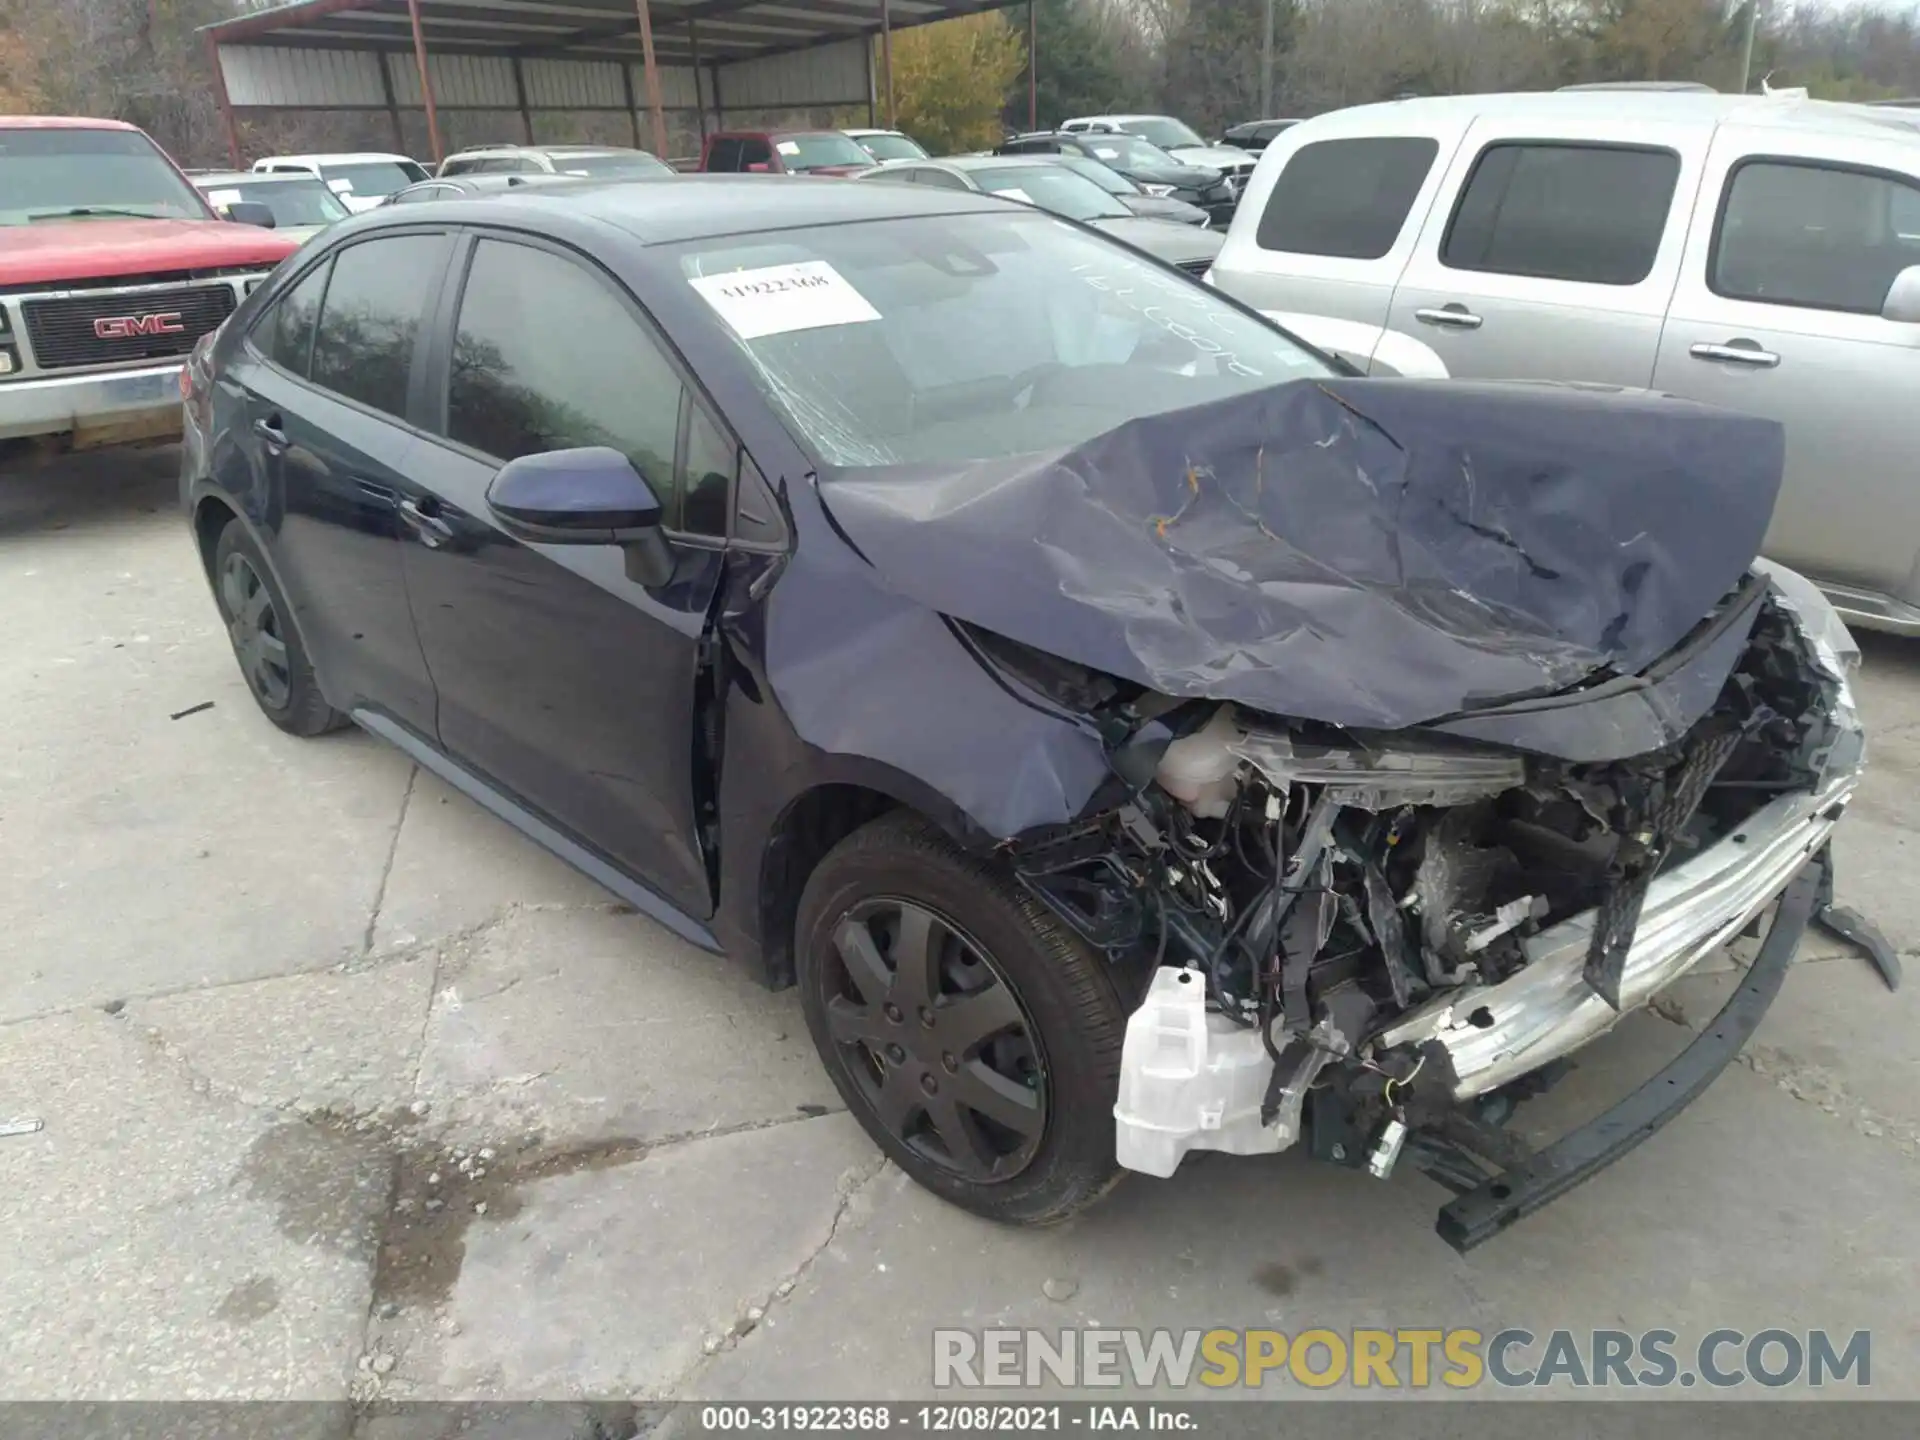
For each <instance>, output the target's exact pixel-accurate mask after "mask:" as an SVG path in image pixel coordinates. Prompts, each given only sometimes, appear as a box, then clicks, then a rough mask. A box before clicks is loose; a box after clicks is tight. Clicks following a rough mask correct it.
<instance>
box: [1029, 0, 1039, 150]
mask: <svg viewBox="0 0 1920 1440" xmlns="http://www.w3.org/2000/svg"><path fill="white" fill-rule="evenodd" d="M1038 13H1039V7H1038V6H1037V5H1035V4H1034V0H1027V129H1029V130H1038V129H1039V128H1040V21H1039V19H1038V18H1037V17H1038Z"/></svg>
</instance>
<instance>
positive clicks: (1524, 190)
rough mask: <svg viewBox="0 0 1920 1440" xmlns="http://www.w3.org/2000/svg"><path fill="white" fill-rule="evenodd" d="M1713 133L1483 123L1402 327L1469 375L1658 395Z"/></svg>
mask: <svg viewBox="0 0 1920 1440" xmlns="http://www.w3.org/2000/svg"><path fill="white" fill-rule="evenodd" d="M1709 134H1710V131H1709V130H1708V129H1707V128H1706V127H1705V126H1704V125H1701V126H1694V127H1691V128H1688V127H1680V126H1674V125H1668V124H1656V123H1651V122H1645V121H1632V120H1616V121H1611V122H1609V123H1608V124H1606V125H1605V126H1604V127H1596V126H1595V125H1594V124H1593V123H1592V120H1591V118H1590V117H1589V118H1587V119H1585V120H1584V121H1582V120H1572V119H1560V120H1555V119H1550V118H1548V117H1544V116H1537V115H1536V116H1525V117H1513V118H1503V119H1498V120H1489V119H1481V120H1477V121H1475V122H1474V125H1473V128H1472V130H1471V131H1469V132H1468V135H1467V143H1466V144H1465V145H1463V146H1461V148H1460V152H1459V154H1458V155H1457V156H1456V157H1455V160H1454V164H1453V167H1452V171H1451V173H1450V174H1449V175H1448V177H1447V183H1446V186H1445V188H1444V191H1443V194H1444V195H1445V196H1446V197H1448V200H1447V202H1446V203H1443V204H1441V205H1436V206H1435V207H1434V209H1433V211H1432V212H1431V213H1430V214H1429V216H1428V217H1427V224H1426V227H1425V229H1424V230H1423V231H1422V233H1421V235H1420V239H1419V242H1418V244H1417V245H1416V246H1415V247H1414V250H1413V255H1412V258H1411V259H1410V260H1409V262H1408V264H1407V268H1406V270H1405V272H1404V273H1403V274H1402V275H1401V276H1400V283H1399V285H1398V287H1397V288H1396V289H1395V291H1394V294H1393V306H1392V311H1391V315H1390V318H1389V320H1388V322H1387V323H1388V326H1389V328H1391V329H1394V330H1398V331H1401V332H1403V333H1405V334H1408V335H1412V336H1414V337H1416V338H1417V339H1419V340H1422V341H1424V342H1425V343H1426V344H1428V345H1429V346H1431V347H1432V348H1433V349H1434V350H1435V351H1436V352H1437V353H1438V354H1439V356H1440V358H1441V359H1442V360H1444V361H1445V362H1446V364H1447V368H1448V370H1449V371H1450V372H1451V373H1452V374H1454V375H1457V376H1467V377H1471V378H1476V379H1485V378H1490V379H1541V380H1590V381H1597V382H1602V383H1606V384H1612V385H1634V386H1644V385H1646V384H1648V383H1649V382H1650V381H1651V380H1652V378H1653V365H1654V357H1655V355H1656V353H1657V352H1658V350H1659V347H1660V326H1661V322H1662V321H1663V319H1664V318H1665V315H1666V309H1667V301H1668V299H1669V298H1670V297H1671V296H1672V294H1673V287H1674V281H1675V279H1676V277H1677V276H1678V274H1679V270H1680V255H1681V252H1682V250H1683V249H1684V248H1685V245H1686V238H1687V219H1688V217H1689V216H1690V214H1691V213H1692V208H1693V197H1694V195H1695V193H1696V192H1697V191H1698V190H1699V187H1700V173H1701V169H1702V166H1703V165H1704V163H1705V159H1706V148H1707V140H1708V136H1709Z"/></svg>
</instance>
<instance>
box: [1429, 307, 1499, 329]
mask: <svg viewBox="0 0 1920 1440" xmlns="http://www.w3.org/2000/svg"><path fill="white" fill-rule="evenodd" d="M1413 318H1414V319H1416V320H1418V321H1419V322H1420V323H1421V324H1422V325H1438V326H1441V327H1442V328H1443V329H1447V330H1478V329H1479V328H1480V326H1481V324H1482V323H1483V322H1482V321H1481V319H1480V317H1479V316H1478V315H1475V314H1474V313H1473V312H1472V311H1471V310H1469V309H1467V307H1466V306H1464V305H1458V304H1455V305H1443V306H1441V307H1440V308H1439V309H1438V310H1416V311H1414V312H1413Z"/></svg>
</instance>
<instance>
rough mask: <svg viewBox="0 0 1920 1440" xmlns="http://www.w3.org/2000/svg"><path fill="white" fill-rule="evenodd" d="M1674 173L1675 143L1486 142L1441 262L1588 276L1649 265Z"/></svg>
mask: <svg viewBox="0 0 1920 1440" xmlns="http://www.w3.org/2000/svg"><path fill="white" fill-rule="evenodd" d="M1679 179H1680V157H1679V156H1678V155H1676V154H1674V153H1673V151H1671V150H1636V149H1629V148H1628V147H1626V146H1612V145H1605V146H1603V145H1550V144H1543V143H1533V142H1529V143H1526V144H1516V145H1489V146H1488V147H1487V148H1486V149H1485V150H1483V151H1482V152H1481V153H1480V158H1479V159H1478V160H1476V161H1475V162H1474V166H1473V173H1472V174H1471V175H1469V176H1468V177H1467V185H1466V189H1465V190H1463V191H1462V192H1461V194H1460V203H1459V205H1458V206H1457V207H1456V208H1455V210H1454V213H1453V219H1452V221H1451V222H1450V223H1449V224H1448V226H1447V235H1446V239H1445V240H1444V241H1442V242H1441V246H1440V263H1441V264H1443V265H1445V266H1447V267H1448V268H1449V269H1452V270H1490V271H1495V272H1497V273H1500V274H1504V275H1526V276H1531V277H1533V278H1535V279H1541V280H1573V281H1579V282H1582V283H1585V284H1589V285H1638V284H1639V283H1640V282H1641V281H1642V280H1644V279H1646V278H1647V276H1648V275H1649V274H1650V273H1651V272H1652V270H1653V261H1654V257H1655V256H1656V255H1657V254H1658V253H1659V250H1660V237H1661V236H1662V235H1663V234H1665V233H1666V228H1667V213H1668V211H1670V210H1671V209H1672V208H1673V191H1674V186H1675V185H1676V184H1677V183H1678V182H1679Z"/></svg>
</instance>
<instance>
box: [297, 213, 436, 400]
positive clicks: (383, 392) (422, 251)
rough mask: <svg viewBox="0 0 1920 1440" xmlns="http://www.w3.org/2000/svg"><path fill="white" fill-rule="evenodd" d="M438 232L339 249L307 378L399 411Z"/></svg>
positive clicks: (430, 286) (432, 274) (428, 294)
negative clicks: (309, 376)
mask: <svg viewBox="0 0 1920 1440" xmlns="http://www.w3.org/2000/svg"><path fill="white" fill-rule="evenodd" d="M446 249H447V240H446V237H445V236H444V235H395V236H393V237H391V238H387V239H379V240H364V241H362V242H361V243H360V244H358V245H350V246H348V247H347V248H346V249H344V250H342V251H340V252H339V254H338V255H336V256H335V257H334V261H333V280H332V283H330V284H329V285H328V286H327V295H326V301H325V303H324V304H323V305H322V306H321V308H320V326H319V329H318V330H317V331H316V332H315V334H314V341H313V366H312V370H311V372H310V374H311V376H312V379H313V383H314V384H316V385H319V386H322V387H324V388H325V389H328V390H331V391H333V392H334V393H335V394H336V395H344V396H346V397H347V398H348V399H349V400H357V401H359V402H360V403H361V404H362V405H365V406H368V407H369V408H371V409H374V410H379V411H382V412H384V413H386V414H388V415H393V416H396V417H404V416H405V415H406V411H407V380H408V377H409V375H410V374H411V373H412V367H413V347H414V341H415V340H416V339H417V338H418V336H419V334H420V324H421V320H422V319H423V317H424V316H425V314H426V308H427V304H428V301H429V300H430V299H431V298H432V295H433V292H434V288H435V286H436V285H437V283H438V282H439V279H440V267H441V264H442V262H443V260H444V258H445V255H446Z"/></svg>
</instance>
